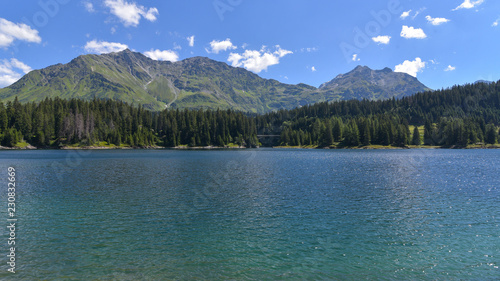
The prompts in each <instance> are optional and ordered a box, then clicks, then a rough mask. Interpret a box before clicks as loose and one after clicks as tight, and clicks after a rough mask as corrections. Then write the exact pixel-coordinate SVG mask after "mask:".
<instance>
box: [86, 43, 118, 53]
mask: <svg viewBox="0 0 500 281" xmlns="http://www.w3.org/2000/svg"><path fill="white" fill-rule="evenodd" d="M127 48H128V46H127V45H125V44H121V43H115V42H106V41H97V40H92V41H89V42H87V44H86V45H85V47H84V49H85V51H86V52H88V53H97V54H107V53H114V52H120V51H123V50H125V49H127Z"/></svg>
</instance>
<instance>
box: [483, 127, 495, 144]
mask: <svg viewBox="0 0 500 281" xmlns="http://www.w3.org/2000/svg"><path fill="white" fill-rule="evenodd" d="M497 139H498V132H497V130H496V128H495V125H493V124H488V125H486V136H485V138H484V141H485V142H486V143H489V144H495V143H496V142H497Z"/></svg>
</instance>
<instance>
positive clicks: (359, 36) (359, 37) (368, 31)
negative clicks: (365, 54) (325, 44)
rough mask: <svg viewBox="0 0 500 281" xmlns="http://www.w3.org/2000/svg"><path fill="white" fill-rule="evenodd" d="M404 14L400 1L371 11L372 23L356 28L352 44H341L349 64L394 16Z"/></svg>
mask: <svg viewBox="0 0 500 281" xmlns="http://www.w3.org/2000/svg"><path fill="white" fill-rule="evenodd" d="M402 12H403V7H401V3H400V2H399V0H389V2H388V3H387V8H386V9H383V10H381V11H379V12H375V11H371V12H370V14H371V15H372V16H373V19H374V20H372V21H370V22H368V23H367V24H365V27H364V29H361V28H359V27H357V26H356V27H355V28H354V38H353V40H352V43H347V42H342V43H340V46H339V47H340V49H341V51H342V53H343V54H344V57H345V59H346V61H347V62H351V61H353V58H355V56H356V55H359V53H360V52H361V50H362V49H364V48H366V47H368V45H370V43H371V42H372V39H371V38H373V37H376V36H379V35H380V33H381V32H382V29H383V28H386V27H387V26H389V24H390V23H391V22H392V20H393V18H394V16H397V15H399V14H400V13H402Z"/></svg>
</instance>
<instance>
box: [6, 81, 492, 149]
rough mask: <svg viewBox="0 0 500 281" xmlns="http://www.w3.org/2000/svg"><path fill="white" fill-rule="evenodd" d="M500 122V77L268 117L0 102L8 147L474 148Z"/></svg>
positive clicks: (107, 103)
mask: <svg viewBox="0 0 500 281" xmlns="http://www.w3.org/2000/svg"><path fill="white" fill-rule="evenodd" d="M499 125H500V81H499V82H497V83H491V84H485V83H478V84H470V85H465V86H455V87H453V88H450V89H446V90H439V91H434V92H425V93H419V94H416V95H413V96H410V97H405V98H402V99H398V100H396V99H390V100H384V101H368V100H362V101H359V100H349V101H340V102H323V103H318V104H313V105H307V106H304V107H301V108H297V109H293V110H279V111H275V112H271V113H268V114H264V115H250V114H245V113H242V112H236V111H232V110H202V109H199V110H173V109H166V110H164V111H161V112H152V111H148V110H145V109H143V108H142V107H137V106H133V105H130V104H127V103H124V102H120V101H112V100H92V101H83V100H77V99H72V100H63V99H59V98H55V99H45V100H44V101H42V102H39V103H20V102H19V101H17V99H16V100H14V101H9V102H7V103H0V143H1V145H2V146H6V147H14V146H22V144H26V145H27V144H30V145H33V146H35V147H40V148H59V147H65V146H70V147H74V146H86V147H92V146H109V147H178V146H189V147H201V146H215V147H227V146H240V147H256V146H259V144H260V143H259V138H258V137H259V136H267V135H273V136H274V135H276V136H279V137H277V138H275V141H274V143H273V145H281V146H309V147H330V146H336V147H358V146H368V145H382V146H398V147H406V146H408V145H427V146H444V147H466V146H468V145H473V144H477V143H482V144H495V143H497V142H498V135H499ZM419 128H421V129H419ZM20 144H21V145H20Z"/></svg>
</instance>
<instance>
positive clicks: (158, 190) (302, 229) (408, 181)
mask: <svg viewBox="0 0 500 281" xmlns="http://www.w3.org/2000/svg"><path fill="white" fill-rule="evenodd" d="M10 166H12V167H14V168H15V169H16V183H17V185H16V191H17V194H16V200H17V201H16V203H17V208H16V216H17V218H18V222H17V228H16V239H17V240H16V274H12V273H9V272H7V269H8V266H7V264H6V261H7V258H6V255H7V254H8V245H7V237H8V235H9V234H8V233H7V230H6V228H5V227H2V229H3V230H2V233H1V234H2V237H3V239H4V242H2V243H1V245H3V249H0V252H2V256H3V258H2V261H3V262H2V266H1V272H0V279H2V280H3V279H6V280H7V279H8V280H39V279H43V280H59V279H67V280H366V279H368V280H373V279H379V280H380V279H381V280H422V279H424V280H429V279H441V280H442V279H445V280H492V279H496V278H498V276H500V269H499V266H500V254H499V253H500V175H499V171H500V150H444V149H443V150H441V149H440V150H420V149H410V150H293V149H283V150H282V149H255V150H254V149H248V150H216V151H177V150H112V151H108V150H104V151H102V150H101V151H97V150H92V151H57V150H56V151H0V173H3V174H4V176H2V180H1V185H2V186H3V187H2V189H1V190H2V192H1V194H0V200H1V202H3V203H2V204H1V205H2V206H4V207H2V208H0V219H1V218H4V221H6V219H7V180H6V179H7V168H8V167H10ZM5 225H7V223H6V222H5Z"/></svg>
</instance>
